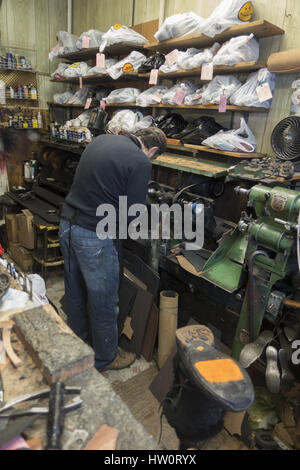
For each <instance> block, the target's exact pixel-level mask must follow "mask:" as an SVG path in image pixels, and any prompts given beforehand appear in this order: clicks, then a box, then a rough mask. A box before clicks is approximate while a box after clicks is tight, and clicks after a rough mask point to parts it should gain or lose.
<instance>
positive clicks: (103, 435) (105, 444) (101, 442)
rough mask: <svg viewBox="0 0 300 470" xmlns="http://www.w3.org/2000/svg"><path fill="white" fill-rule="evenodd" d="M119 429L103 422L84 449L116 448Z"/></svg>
mask: <svg viewBox="0 0 300 470" xmlns="http://www.w3.org/2000/svg"><path fill="white" fill-rule="evenodd" d="M119 432H120V431H119V430H118V429H115V428H112V427H110V426H107V425H106V424H104V425H103V426H101V428H100V429H99V430H98V431H97V432H96V434H95V435H94V437H92V439H91V440H90V442H89V443H88V444H87V445H86V446H85V448H84V450H116V445H117V439H118V435H119Z"/></svg>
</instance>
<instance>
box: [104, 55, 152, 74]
mask: <svg viewBox="0 0 300 470" xmlns="http://www.w3.org/2000/svg"><path fill="white" fill-rule="evenodd" d="M146 60H147V57H146V56H145V55H144V54H142V53H141V52H138V51H132V52H131V53H130V54H129V55H128V56H127V57H125V59H122V60H120V61H119V62H117V64H115V65H113V66H112V67H109V68H108V69H107V73H108V74H109V75H110V77H111V78H112V79H113V80H117V79H118V78H120V77H121V76H122V75H123V74H124V73H125V74H126V73H128V72H137V71H138V69H139V68H140V66H141V65H142V64H143V63H144V62H146Z"/></svg>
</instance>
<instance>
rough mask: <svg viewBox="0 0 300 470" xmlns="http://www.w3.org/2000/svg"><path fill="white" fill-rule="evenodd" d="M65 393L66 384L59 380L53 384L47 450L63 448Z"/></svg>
mask: <svg viewBox="0 0 300 470" xmlns="http://www.w3.org/2000/svg"><path fill="white" fill-rule="evenodd" d="M64 394H65V385H64V384H63V383H61V382H57V383H55V384H53V385H52V387H51V391H50V398H49V415H48V422H47V438H48V443H47V447H46V449H47V450H57V449H61V442H60V439H61V435H62V433H63V428H64V420H65V415H64Z"/></svg>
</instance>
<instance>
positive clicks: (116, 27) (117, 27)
mask: <svg viewBox="0 0 300 470" xmlns="http://www.w3.org/2000/svg"><path fill="white" fill-rule="evenodd" d="M122 27H123V26H122V25H121V24H119V23H117V24H115V25H114V28H115V29H120V28H122Z"/></svg>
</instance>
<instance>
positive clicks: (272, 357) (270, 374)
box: [266, 346, 280, 394]
mask: <svg viewBox="0 0 300 470" xmlns="http://www.w3.org/2000/svg"><path fill="white" fill-rule="evenodd" d="M266 358H267V368H266V385H267V388H268V390H269V391H270V392H271V393H274V394H276V393H279V391H280V371H279V367H278V351H277V349H276V348H274V346H268V347H267V349H266Z"/></svg>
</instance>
